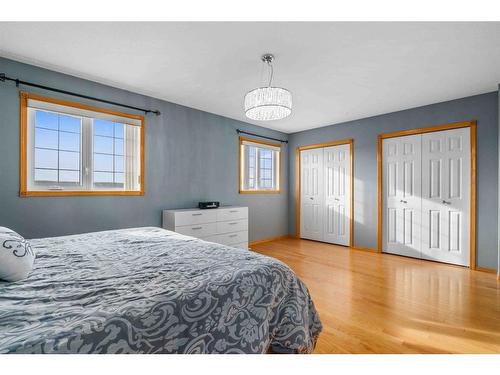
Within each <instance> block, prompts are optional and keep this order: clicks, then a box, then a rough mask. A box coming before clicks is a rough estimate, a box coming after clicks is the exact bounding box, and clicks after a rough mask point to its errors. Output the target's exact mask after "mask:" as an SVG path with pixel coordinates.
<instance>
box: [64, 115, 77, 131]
mask: <svg viewBox="0 0 500 375" xmlns="http://www.w3.org/2000/svg"><path fill="white" fill-rule="evenodd" d="M80 124H81V119H80V118H79V117H73V116H67V115H59V130H60V131H65V132H73V133H80Z"/></svg>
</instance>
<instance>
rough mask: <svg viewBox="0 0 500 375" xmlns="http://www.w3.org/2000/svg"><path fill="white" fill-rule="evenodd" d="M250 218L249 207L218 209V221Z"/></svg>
mask: <svg viewBox="0 0 500 375" xmlns="http://www.w3.org/2000/svg"><path fill="white" fill-rule="evenodd" d="M247 218H248V207H234V208H222V209H220V208H219V209H218V210H217V221H231V220H241V219H247Z"/></svg>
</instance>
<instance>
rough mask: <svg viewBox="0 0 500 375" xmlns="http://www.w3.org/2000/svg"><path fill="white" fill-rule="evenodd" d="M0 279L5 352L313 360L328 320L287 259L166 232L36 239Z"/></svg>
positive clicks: (0, 340) (0, 336)
mask: <svg viewBox="0 0 500 375" xmlns="http://www.w3.org/2000/svg"><path fill="white" fill-rule="evenodd" d="M30 242H31V244H32V246H33V249H34V250H35V253H36V261H35V267H34V270H33V271H32V273H31V274H30V276H29V277H28V279H26V280H23V281H19V282H14V283H7V282H2V281H0V353H266V352H285V353H307V352H311V351H312V350H313V349H314V345H315V342H316V339H317V337H318V335H319V333H320V331H321V322H320V320H319V316H318V313H317V312H316V309H315V307H314V303H313V301H312V299H311V296H310V295H309V292H308V290H307V288H306V286H305V285H304V284H303V283H302V282H301V280H300V279H299V278H298V277H297V276H296V275H295V273H294V272H293V271H292V270H291V269H290V268H289V267H288V266H286V265H285V264H283V263H282V262H280V261H278V260H276V259H274V258H271V257H267V256H264V255H260V254H256V253H254V252H252V251H248V250H241V249H236V248H231V247H228V246H222V245H218V244H214V243H210V242H205V241H202V240H199V239H195V238H192V237H188V236H183V235H180V234H177V233H174V232H170V231H167V230H165V229H161V228H153V227H146V228H132V229H123V230H114V231H105V232H94V233H87V234H81V235H72V236H64V237H53V238H43V239H35V240H31V241H30Z"/></svg>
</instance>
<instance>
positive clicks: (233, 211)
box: [229, 210, 238, 213]
mask: <svg viewBox="0 0 500 375" xmlns="http://www.w3.org/2000/svg"><path fill="white" fill-rule="evenodd" d="M229 212H231V213H235V212H238V210H231V211H229Z"/></svg>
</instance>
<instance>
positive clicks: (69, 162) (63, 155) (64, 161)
mask: <svg viewBox="0 0 500 375" xmlns="http://www.w3.org/2000/svg"><path fill="white" fill-rule="evenodd" d="M59 168H60V169H73V170H76V171H79V170H80V154H79V153H78V152H65V151H59Z"/></svg>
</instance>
